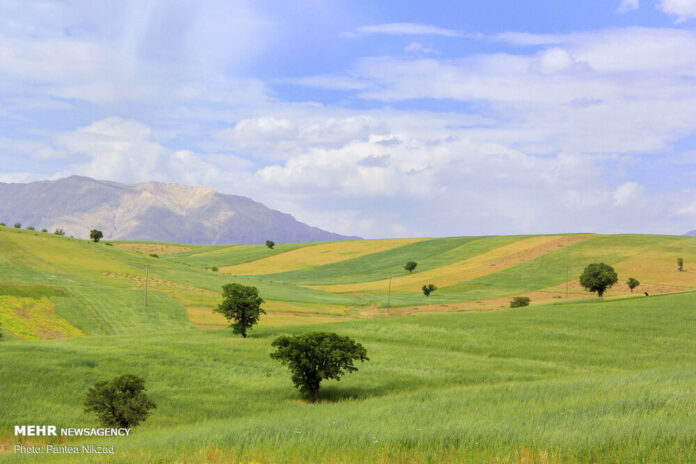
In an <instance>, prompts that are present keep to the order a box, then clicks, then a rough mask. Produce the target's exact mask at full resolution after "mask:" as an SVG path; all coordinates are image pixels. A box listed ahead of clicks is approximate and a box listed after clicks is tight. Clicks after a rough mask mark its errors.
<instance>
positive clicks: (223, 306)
mask: <svg viewBox="0 0 696 464" xmlns="http://www.w3.org/2000/svg"><path fill="white" fill-rule="evenodd" d="M222 297H223V300H222V303H220V306H218V307H217V308H216V309H215V311H216V312H218V313H221V314H222V315H223V316H225V317H226V318H227V320H228V321H234V323H232V324H230V327H232V331H233V333H235V334H241V335H242V337H244V338H246V336H247V330H249V329H251V327H252V326H254V325H256V324H257V323H258V322H259V317H261V314H266V311H264V310H263V309H261V303H263V298H261V297H260V296H259V291H258V290H257V289H256V287H247V286H246V285H240V284H227V285H225V286H223V287H222Z"/></svg>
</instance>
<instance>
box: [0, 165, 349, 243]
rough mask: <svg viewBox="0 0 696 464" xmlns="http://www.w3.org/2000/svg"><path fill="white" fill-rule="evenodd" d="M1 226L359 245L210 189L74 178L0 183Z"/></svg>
mask: <svg viewBox="0 0 696 464" xmlns="http://www.w3.org/2000/svg"><path fill="white" fill-rule="evenodd" d="M0 221H2V222H5V223H8V224H13V223H15V222H21V223H22V224H23V225H24V226H29V225H33V226H34V227H36V228H37V229H40V228H46V229H48V230H51V231H52V230H54V229H56V228H62V229H64V230H65V231H66V232H67V233H68V234H69V235H74V236H75V237H83V238H87V237H88V235H89V231H90V230H91V229H93V228H97V229H100V230H102V231H103V232H104V236H105V238H107V239H114V240H153V241H169V242H179V243H202V244H217V243H264V241H265V240H273V241H275V242H278V243H282V242H309V241H325V240H342V239H354V238H357V237H346V236H342V235H338V234H333V233H330V232H326V231H324V230H321V229H318V228H316V227H311V226H308V225H306V224H303V223H301V222H299V221H297V220H295V218H293V217H292V216H291V215H289V214H285V213H281V212H279V211H275V210H272V209H270V208H267V207H266V206H264V205H262V204H261V203H258V202H255V201H253V200H251V199H249V198H246V197H241V196H237V195H225V194H222V193H219V192H217V191H215V190H213V189H211V188H209V187H193V186H189V185H181V184H173V183H161V182H144V183H140V184H133V185H128V184H119V183H117V182H110V181H100V180H94V179H91V178H88V177H81V176H71V177H68V178H64V179H58V180H55V181H40V182H32V183H28V184H2V183H0Z"/></svg>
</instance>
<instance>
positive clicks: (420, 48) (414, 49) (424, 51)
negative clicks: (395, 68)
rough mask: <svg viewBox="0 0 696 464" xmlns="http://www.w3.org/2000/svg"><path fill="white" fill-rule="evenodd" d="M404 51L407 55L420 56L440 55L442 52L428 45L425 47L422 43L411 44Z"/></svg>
mask: <svg viewBox="0 0 696 464" xmlns="http://www.w3.org/2000/svg"><path fill="white" fill-rule="evenodd" d="M404 51H405V52H406V53H412V54H416V55H418V54H420V55H439V54H440V52H439V51H438V50H437V49H435V48H433V47H429V46H427V45H423V44H422V43H419V42H411V43H410V44H408V45H407V46H406V48H404Z"/></svg>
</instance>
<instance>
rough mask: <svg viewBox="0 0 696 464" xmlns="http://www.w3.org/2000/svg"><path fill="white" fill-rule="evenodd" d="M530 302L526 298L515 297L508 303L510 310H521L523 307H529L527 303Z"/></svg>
mask: <svg viewBox="0 0 696 464" xmlns="http://www.w3.org/2000/svg"><path fill="white" fill-rule="evenodd" d="M531 301H532V300H530V299H529V297H528V296H516V297H515V298H513V299H512V301H510V307H511V308H522V307H524V306H529V303H530V302H531Z"/></svg>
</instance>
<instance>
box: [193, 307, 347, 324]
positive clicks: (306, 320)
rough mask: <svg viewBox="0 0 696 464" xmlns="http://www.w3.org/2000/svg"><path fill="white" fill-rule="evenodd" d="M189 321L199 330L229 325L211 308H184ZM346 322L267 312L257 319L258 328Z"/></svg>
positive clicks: (331, 318) (317, 315) (337, 319)
mask: <svg viewBox="0 0 696 464" xmlns="http://www.w3.org/2000/svg"><path fill="white" fill-rule="evenodd" d="M186 312H187V314H188V318H189V320H190V321H191V322H192V323H193V324H194V325H195V326H196V327H197V328H199V329H219V328H223V327H227V326H229V325H230V323H229V322H228V321H227V319H225V317H224V316H223V315H222V314H220V313H216V312H213V310H212V309H211V308H197V307H191V308H186ZM342 320H346V318H344V317H339V316H330V315H323V314H302V313H295V312H282V311H281V312H276V311H268V312H267V313H266V314H264V315H262V316H261V318H260V319H259V324H258V325H259V326H260V327H266V326H277V325H292V324H323V323H327V322H336V321H342Z"/></svg>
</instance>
